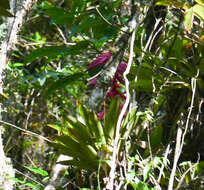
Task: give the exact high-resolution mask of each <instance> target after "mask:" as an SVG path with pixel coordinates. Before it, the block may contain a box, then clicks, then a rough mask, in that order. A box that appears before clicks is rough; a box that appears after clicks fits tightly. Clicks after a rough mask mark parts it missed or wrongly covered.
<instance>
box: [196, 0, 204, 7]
mask: <svg viewBox="0 0 204 190" xmlns="http://www.w3.org/2000/svg"><path fill="white" fill-rule="evenodd" d="M195 2H196V3H198V4H200V5H202V6H203V7H204V0H195Z"/></svg>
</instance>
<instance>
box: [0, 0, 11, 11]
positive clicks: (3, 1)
mask: <svg viewBox="0 0 204 190" xmlns="http://www.w3.org/2000/svg"><path fill="white" fill-rule="evenodd" d="M0 8H3V9H9V0H1V3H0Z"/></svg>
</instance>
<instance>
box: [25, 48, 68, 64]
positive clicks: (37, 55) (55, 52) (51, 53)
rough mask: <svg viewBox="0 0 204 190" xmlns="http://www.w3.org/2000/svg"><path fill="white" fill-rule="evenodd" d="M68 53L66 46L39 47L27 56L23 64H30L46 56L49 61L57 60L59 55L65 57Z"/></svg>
mask: <svg viewBox="0 0 204 190" xmlns="http://www.w3.org/2000/svg"><path fill="white" fill-rule="evenodd" d="M68 53H69V48H68V47H66V46H48V47H46V46H45V47H41V48H38V49H36V50H33V51H32V52H31V53H30V54H29V55H27V56H26V57H25V59H24V62H25V63H29V62H32V61H34V60H36V59H41V58H43V57H45V56H47V57H48V58H49V59H54V58H57V56H59V55H61V56H62V55H67V54H68Z"/></svg>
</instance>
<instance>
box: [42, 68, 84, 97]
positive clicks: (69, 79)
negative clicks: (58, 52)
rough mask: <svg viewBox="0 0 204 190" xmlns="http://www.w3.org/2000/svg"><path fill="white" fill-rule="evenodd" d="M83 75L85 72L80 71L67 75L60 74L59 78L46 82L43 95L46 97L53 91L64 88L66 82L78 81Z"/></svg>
mask: <svg viewBox="0 0 204 190" xmlns="http://www.w3.org/2000/svg"><path fill="white" fill-rule="evenodd" d="M84 75H85V74H84V73H83V72H81V73H74V74H72V75H67V76H60V79H58V80H57V81H56V82H52V83H51V84H48V90H47V91H45V96H46V97H47V96H49V95H50V94H51V93H53V92H54V91H56V90H58V89H62V88H65V87H66V86H67V85H68V84H73V82H78V81H79V80H82V79H83V78H84Z"/></svg>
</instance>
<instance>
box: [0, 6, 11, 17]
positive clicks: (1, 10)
mask: <svg viewBox="0 0 204 190" xmlns="http://www.w3.org/2000/svg"><path fill="white" fill-rule="evenodd" d="M0 16H6V17H13V15H12V14H11V13H10V12H9V11H7V10H6V9H4V8H2V7H0Z"/></svg>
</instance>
